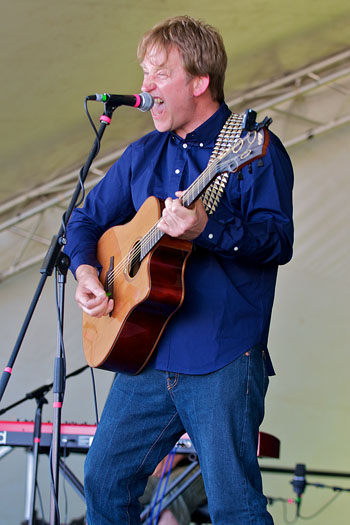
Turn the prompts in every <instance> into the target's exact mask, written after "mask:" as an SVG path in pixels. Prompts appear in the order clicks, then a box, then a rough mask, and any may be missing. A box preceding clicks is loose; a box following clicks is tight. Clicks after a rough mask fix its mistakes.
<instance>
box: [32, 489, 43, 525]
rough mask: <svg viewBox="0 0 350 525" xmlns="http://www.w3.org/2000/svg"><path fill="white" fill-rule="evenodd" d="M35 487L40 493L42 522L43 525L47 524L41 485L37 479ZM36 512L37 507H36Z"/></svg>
mask: <svg viewBox="0 0 350 525" xmlns="http://www.w3.org/2000/svg"><path fill="white" fill-rule="evenodd" d="M35 488H36V491H37V493H38V498H39V505H40V512H41V523H42V525H45V513H44V505H43V499H42V497H41V492H40V487H39V484H38V482H37V481H36V483H35ZM34 513H35V509H34Z"/></svg>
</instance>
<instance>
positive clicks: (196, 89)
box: [193, 75, 209, 97]
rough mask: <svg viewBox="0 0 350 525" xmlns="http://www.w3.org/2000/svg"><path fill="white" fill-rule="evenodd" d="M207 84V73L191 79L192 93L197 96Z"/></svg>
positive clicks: (204, 89) (203, 90)
mask: <svg viewBox="0 0 350 525" xmlns="http://www.w3.org/2000/svg"><path fill="white" fill-rule="evenodd" d="M208 86H209V75H204V76H201V77H195V78H194V79H193V95H194V96H195V97H199V96H200V95H202V94H203V93H204V92H205V91H206V89H207V88H208Z"/></svg>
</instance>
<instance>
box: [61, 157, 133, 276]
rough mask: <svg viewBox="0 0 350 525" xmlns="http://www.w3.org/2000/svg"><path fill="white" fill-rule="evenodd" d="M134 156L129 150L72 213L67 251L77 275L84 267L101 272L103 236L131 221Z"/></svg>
mask: <svg viewBox="0 0 350 525" xmlns="http://www.w3.org/2000/svg"><path fill="white" fill-rule="evenodd" d="M131 157H132V153H131V148H128V149H127V150H126V151H125V152H124V153H123V155H122V156H121V158H120V159H119V160H118V161H117V162H116V163H115V164H114V165H113V166H112V167H111V168H110V169H109V171H108V172H107V174H106V175H105V176H104V178H103V179H102V180H101V181H100V182H99V183H98V184H97V185H96V186H95V187H94V188H93V189H92V190H91V191H90V192H89V194H88V195H87V197H86V199H85V203H84V206H83V207H82V208H76V209H75V210H74V211H73V213H72V216H71V218H70V221H69V223H68V227H67V245H66V246H65V249H64V251H65V253H66V254H67V255H68V256H69V257H70V260H71V264H70V269H71V271H72V272H73V274H74V275H75V271H76V269H77V268H78V266H80V265H81V264H89V265H91V266H94V267H96V268H97V269H100V268H101V266H100V264H99V262H98V261H97V259H96V246H97V242H98V240H99V239H100V237H101V235H102V234H103V233H104V232H105V231H106V230H107V229H108V228H110V227H112V226H115V225H116V224H123V223H125V222H128V220H130V219H131V218H132V217H133V215H134V214H135V209H134V206H133V203H132V198H131V191H130V176H131V175H130V173H131V160H132V159H131Z"/></svg>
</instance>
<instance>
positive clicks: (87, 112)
mask: <svg viewBox="0 0 350 525" xmlns="http://www.w3.org/2000/svg"><path fill="white" fill-rule="evenodd" d="M87 102H88V97H86V98H85V101H84V108H85V113H86V115H87V118H88V119H89V122H90V124H91V126H92V129H93V130H94V132H95V135H96V140H97V151H96V154H95V157H96V156H97V155H98V153H99V151H100V147H101V141H100V137H99V135H98V131H97V129H96V126H95V124H94V122H93V120H92V118H91V115H90V113H89V110H88V108H87Z"/></svg>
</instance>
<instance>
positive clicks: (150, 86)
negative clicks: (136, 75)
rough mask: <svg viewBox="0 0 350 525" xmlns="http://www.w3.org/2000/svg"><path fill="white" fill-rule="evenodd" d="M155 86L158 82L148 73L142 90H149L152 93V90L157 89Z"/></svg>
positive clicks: (144, 78)
mask: <svg viewBox="0 0 350 525" xmlns="http://www.w3.org/2000/svg"><path fill="white" fill-rule="evenodd" d="M155 87H156V84H155V82H154V80H153V78H152V77H151V75H147V76H144V77H143V82H142V86H141V91H147V92H148V93H150V92H151V91H152V90H154V89H155Z"/></svg>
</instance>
